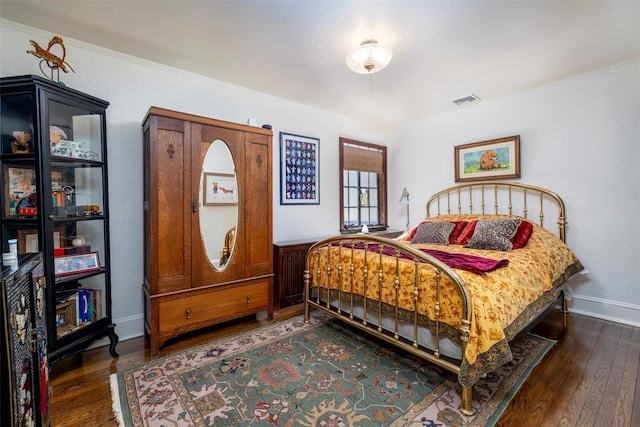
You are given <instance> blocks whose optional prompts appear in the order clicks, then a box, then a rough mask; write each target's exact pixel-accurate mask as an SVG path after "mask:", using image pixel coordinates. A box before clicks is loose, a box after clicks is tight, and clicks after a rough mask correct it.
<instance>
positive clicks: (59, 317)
mask: <svg viewBox="0 0 640 427" xmlns="http://www.w3.org/2000/svg"><path fill="white" fill-rule="evenodd" d="M56 326H57V332H58V336H60V335H61V334H64V333H66V332H67V331H69V330H71V329H73V327H74V326H76V302H75V301H74V300H69V301H65V302H63V303H60V304H58V305H56Z"/></svg>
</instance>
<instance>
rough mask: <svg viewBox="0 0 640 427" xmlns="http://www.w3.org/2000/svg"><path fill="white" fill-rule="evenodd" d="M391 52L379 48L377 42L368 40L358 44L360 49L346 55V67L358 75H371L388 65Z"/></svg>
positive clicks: (384, 48) (381, 47)
mask: <svg viewBox="0 0 640 427" xmlns="http://www.w3.org/2000/svg"><path fill="white" fill-rule="evenodd" d="M392 56H393V52H392V51H391V49H388V48H386V47H383V46H380V45H379V44H378V41H377V40H374V39H368V40H365V41H363V42H362V43H360V48H358V49H356V50H355V51H353V52H352V53H351V54H349V55H347V58H346V61H347V66H348V67H349V68H350V69H351V71H353V72H355V73H359V74H373V73H377V72H378V71H380V70H382V69H383V68H385V67H386V66H387V65H389V62H390V61H391V57H392Z"/></svg>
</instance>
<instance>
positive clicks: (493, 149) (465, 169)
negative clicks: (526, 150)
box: [454, 135, 520, 182]
mask: <svg viewBox="0 0 640 427" xmlns="http://www.w3.org/2000/svg"><path fill="white" fill-rule="evenodd" d="M454 164H455V179H456V182H464V181H482V180H485V179H511V178H520V135H515V136H509V137H506V138H499V139H492V140H489V141H480V142H474V143H471V144H465V145H458V146H456V147H454Z"/></svg>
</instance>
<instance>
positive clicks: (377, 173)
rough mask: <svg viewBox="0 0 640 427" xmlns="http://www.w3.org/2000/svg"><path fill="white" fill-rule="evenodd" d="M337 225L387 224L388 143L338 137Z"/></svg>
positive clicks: (348, 229) (383, 227) (382, 226)
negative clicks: (339, 197)
mask: <svg viewBox="0 0 640 427" xmlns="http://www.w3.org/2000/svg"><path fill="white" fill-rule="evenodd" d="M340 172H341V173H340V188H342V198H341V199H340V228H341V230H342V231H343V232H346V233H350V232H356V231H360V230H361V229H362V226H363V225H366V226H367V228H368V229H369V230H370V231H380V230H386V228H387V178H386V175H387V147H385V146H383V145H376V144H370V143H367V142H361V141H355V140H353V139H348V138H340Z"/></svg>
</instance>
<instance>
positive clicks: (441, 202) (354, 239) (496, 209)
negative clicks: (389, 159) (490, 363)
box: [304, 181, 567, 415]
mask: <svg viewBox="0 0 640 427" xmlns="http://www.w3.org/2000/svg"><path fill="white" fill-rule="evenodd" d="M505 204H506V207H505V206H504V205H505ZM478 205H479V206H480V208H479V211H478V212H476V211H474V207H475V206H478ZM534 207H535V208H534ZM530 209H537V211H538V212H537V220H535V219H531V218H529V211H530ZM548 210H551V211H552V212H553V211H555V213H557V225H558V231H557V235H558V237H559V238H560V239H561V240H562V241H563V242H566V225H567V221H566V215H565V205H564V202H563V201H562V199H561V198H560V197H559V196H558V195H557V194H555V193H554V192H552V191H549V190H547V189H544V188H541V187H535V186H532V185H527V184H522V183H513V182H491V181H486V182H473V183H468V184H461V185H456V186H453V187H450V188H447V189H444V190H442V191H440V192H438V193H435V194H434V195H432V196H431V197H430V198H429V200H428V201H427V205H426V218H427V219H429V218H433V217H437V216H440V215H449V214H482V215H517V216H521V217H523V218H526V219H529V221H532V222H536V223H538V224H539V225H541V226H543V227H544V224H543V221H544V218H545V212H546V211H548ZM515 212H518V213H515ZM354 243H359V244H363V245H365V246H366V245H370V244H378V245H379V246H378V247H379V254H375V253H374V254H373V255H370V256H373V257H377V256H379V257H380V261H379V264H378V265H382V257H383V253H382V252H383V248H384V247H385V246H386V247H391V248H393V250H394V251H393V253H395V266H396V270H395V271H396V275H395V281H394V285H395V289H396V305H395V308H393V307H392V309H391V311H392V312H393V311H395V315H392V316H394V317H395V319H394V323H395V327H394V330H392V331H389V330H384V329H383V327H382V318H383V316H382V303H381V302H380V301H377V302H367V298H363V301H362V303H361V304H362V305H361V306H360V307H359V309H362V312H363V315H362V316H361V317H362V318H358V317H356V316H354V314H353V311H354V304H355V302H354V298H353V293H351V297H350V300H349V297H348V296H347V300H348V302H347V303H343V302H342V301H343V297H342V292H343V291H342V290H341V289H330V287H329V284H328V283H327V282H330V281H331V280H332V275H335V276H336V278H337V279H338V280H339V283H341V282H342V279H343V275H349V276H348V277H347V279H348V280H350V281H351V286H353V277H354V269H353V255H352V254H353V247H354ZM322 248H338V250H339V251H340V252H339V253H340V256H339V258H343V256H351V267H350V268H349V270H350V271H343V268H342V265H341V264H338V265H337V266H331V265H329V264H328V265H327V267H326V272H325V273H326V275H327V277H328V279H327V282H325V283H324V284H323V283H320V273H321V272H320V270H319V268H320V267H319V264H320V263H319V262H318V263H317V264H318V270H316V271H315V272H311V271H309V269H310V264H311V261H312V257H314V256H319V255H318V254H319V251H320V250H321V249H322ZM406 255H411V256H413V257H414V262H415V263H416V266H417V263H428V264H431V265H432V266H434V267H435V269H436V295H435V301H436V303H435V313H436V319H435V320H434V322H435V328H434V329H435V331H434V338H435V342H434V348H433V349H428V348H424V347H422V346H420V345H419V344H418V325H419V319H418V313H417V301H418V286H417V273H416V277H415V278H413V282H412V283H409V285H411V284H412V285H413V287H414V313H413V316H412V317H413V319H412V321H411V323H412V325H411V326H412V329H413V337H401V336H400V334H399V332H398V331H399V323H400V319H399V315H398V313H399V307H398V288H399V286H400V285H401V283H400V281H401V280H402V278H401V277H399V275H398V274H397V273H398V271H399V267H398V266H399V263H400V259H401V258H406ZM364 256H365V257H367V254H366V251H365V255H364ZM365 259H366V258H365ZM365 269H366V262H365ZM415 271H416V272H417V268H415ZM312 273H315V274H316V277H317V278H318V280H316V284H317V285H318V288H317V292H316V293H315V297H314V296H313V295H312V294H311V289H310V282H311V280H310V279H311V274H312ZM365 273H366V271H365ZM443 276H446V278H448V279H449V281H450V282H451V283H453V284H454V285H455V288H457V291H458V292H459V294H460V298H461V300H462V310H461V325H462V326H461V327H460V328H459V329H458V333H459V342H460V343H461V349H462V355H463V357H464V354H465V348H466V343H467V342H468V340H469V326H470V324H471V318H472V316H473V304H472V301H471V296H470V293H469V291H468V289H467V286H466V284H465V283H464V281H463V280H462V279H461V278H460V276H459V275H458V274H457V273H456V271H455V270H453V269H452V268H450V267H448V266H447V265H446V264H444V263H442V262H440V261H439V260H437V259H435V258H434V257H432V256H430V255H428V254H426V253H424V252H422V251H419V250H416V249H414V248H412V247H410V246H409V245H407V244H405V243H403V242H402V241H399V240H395V239H387V238H384V237H378V236H375V235H366V234H349V235H340V236H337V237H333V238H328V239H325V240H322V241H320V242H317V243H316V244H314V245H313V246H312V247H311V248H310V249H309V251H308V253H307V259H306V265H305V272H304V287H305V298H304V301H305V322H308V321H309V316H310V310H311V309H312V308H314V309H318V310H322V311H324V312H326V313H329V314H331V315H332V316H335V317H338V318H339V319H341V321H344V322H346V323H347V324H349V325H352V326H354V327H356V328H359V329H361V330H363V331H366V332H368V333H370V334H373V335H374V336H375V337H377V338H380V339H382V340H384V341H386V342H388V343H390V344H392V345H394V346H396V347H398V348H401V349H403V350H405V351H407V352H408V353H410V354H414V355H416V356H418V357H420V358H422V359H425V360H427V361H429V362H431V363H434V364H436V365H438V366H441V367H443V368H445V369H447V370H449V371H452V372H454V373H456V374H460V366H459V365H458V364H457V363H456V361H453V360H451V359H449V358H447V357H443V356H442V355H441V354H440V340H441V333H440V331H441V325H440V321H439V316H438V313H439V310H440V285H441V283H442V281H443ZM364 277H365V282H366V277H367V274H365V275H364ZM378 282H379V283H378V284H376V283H373V284H367V283H364V287H365V294H366V289H367V286H381V283H382V271H381V270H380V271H379V275H378ZM314 288H315V287H314ZM330 292H331V293H333V294H337V300H338V304H337V307H336V306H335V305H332V304H331V298H330ZM321 295H322V296H325V297H326V301H323V300H322V299H321ZM558 302H560V303H561V307H562V308H561V310H562V313H563V323H564V324H565V325H566V316H567V305H566V300H565V299H564V294H563V293H562V292H560V293H559V295H558V300H557V301H554V302H553V303H552V304H550V305H549V306H547V307H546V308H545V309H544V310H543V311H542V312H540V313H539V314H538V316H536V318H535V319H534V320H533V321H532V322H531V323H530V324H529V326H530V327H532V326H533V325H534V324H535V323H537V322H538V321H539V320H541V319H542V318H543V317H544V316H546V315H547V314H548V313H549V312H550V311H551V310H552V309H553V308H554V307H555V306H556V305H557V303H558ZM358 304H360V303H358ZM367 310H369V311H372V310H377V324H371V323H369V322H368V321H367ZM472 388H473V386H469V387H465V386H463V387H462V390H461V392H460V400H461V404H460V411H461V412H462V413H463V414H465V415H472V414H473V412H474V411H473V408H472Z"/></svg>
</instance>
